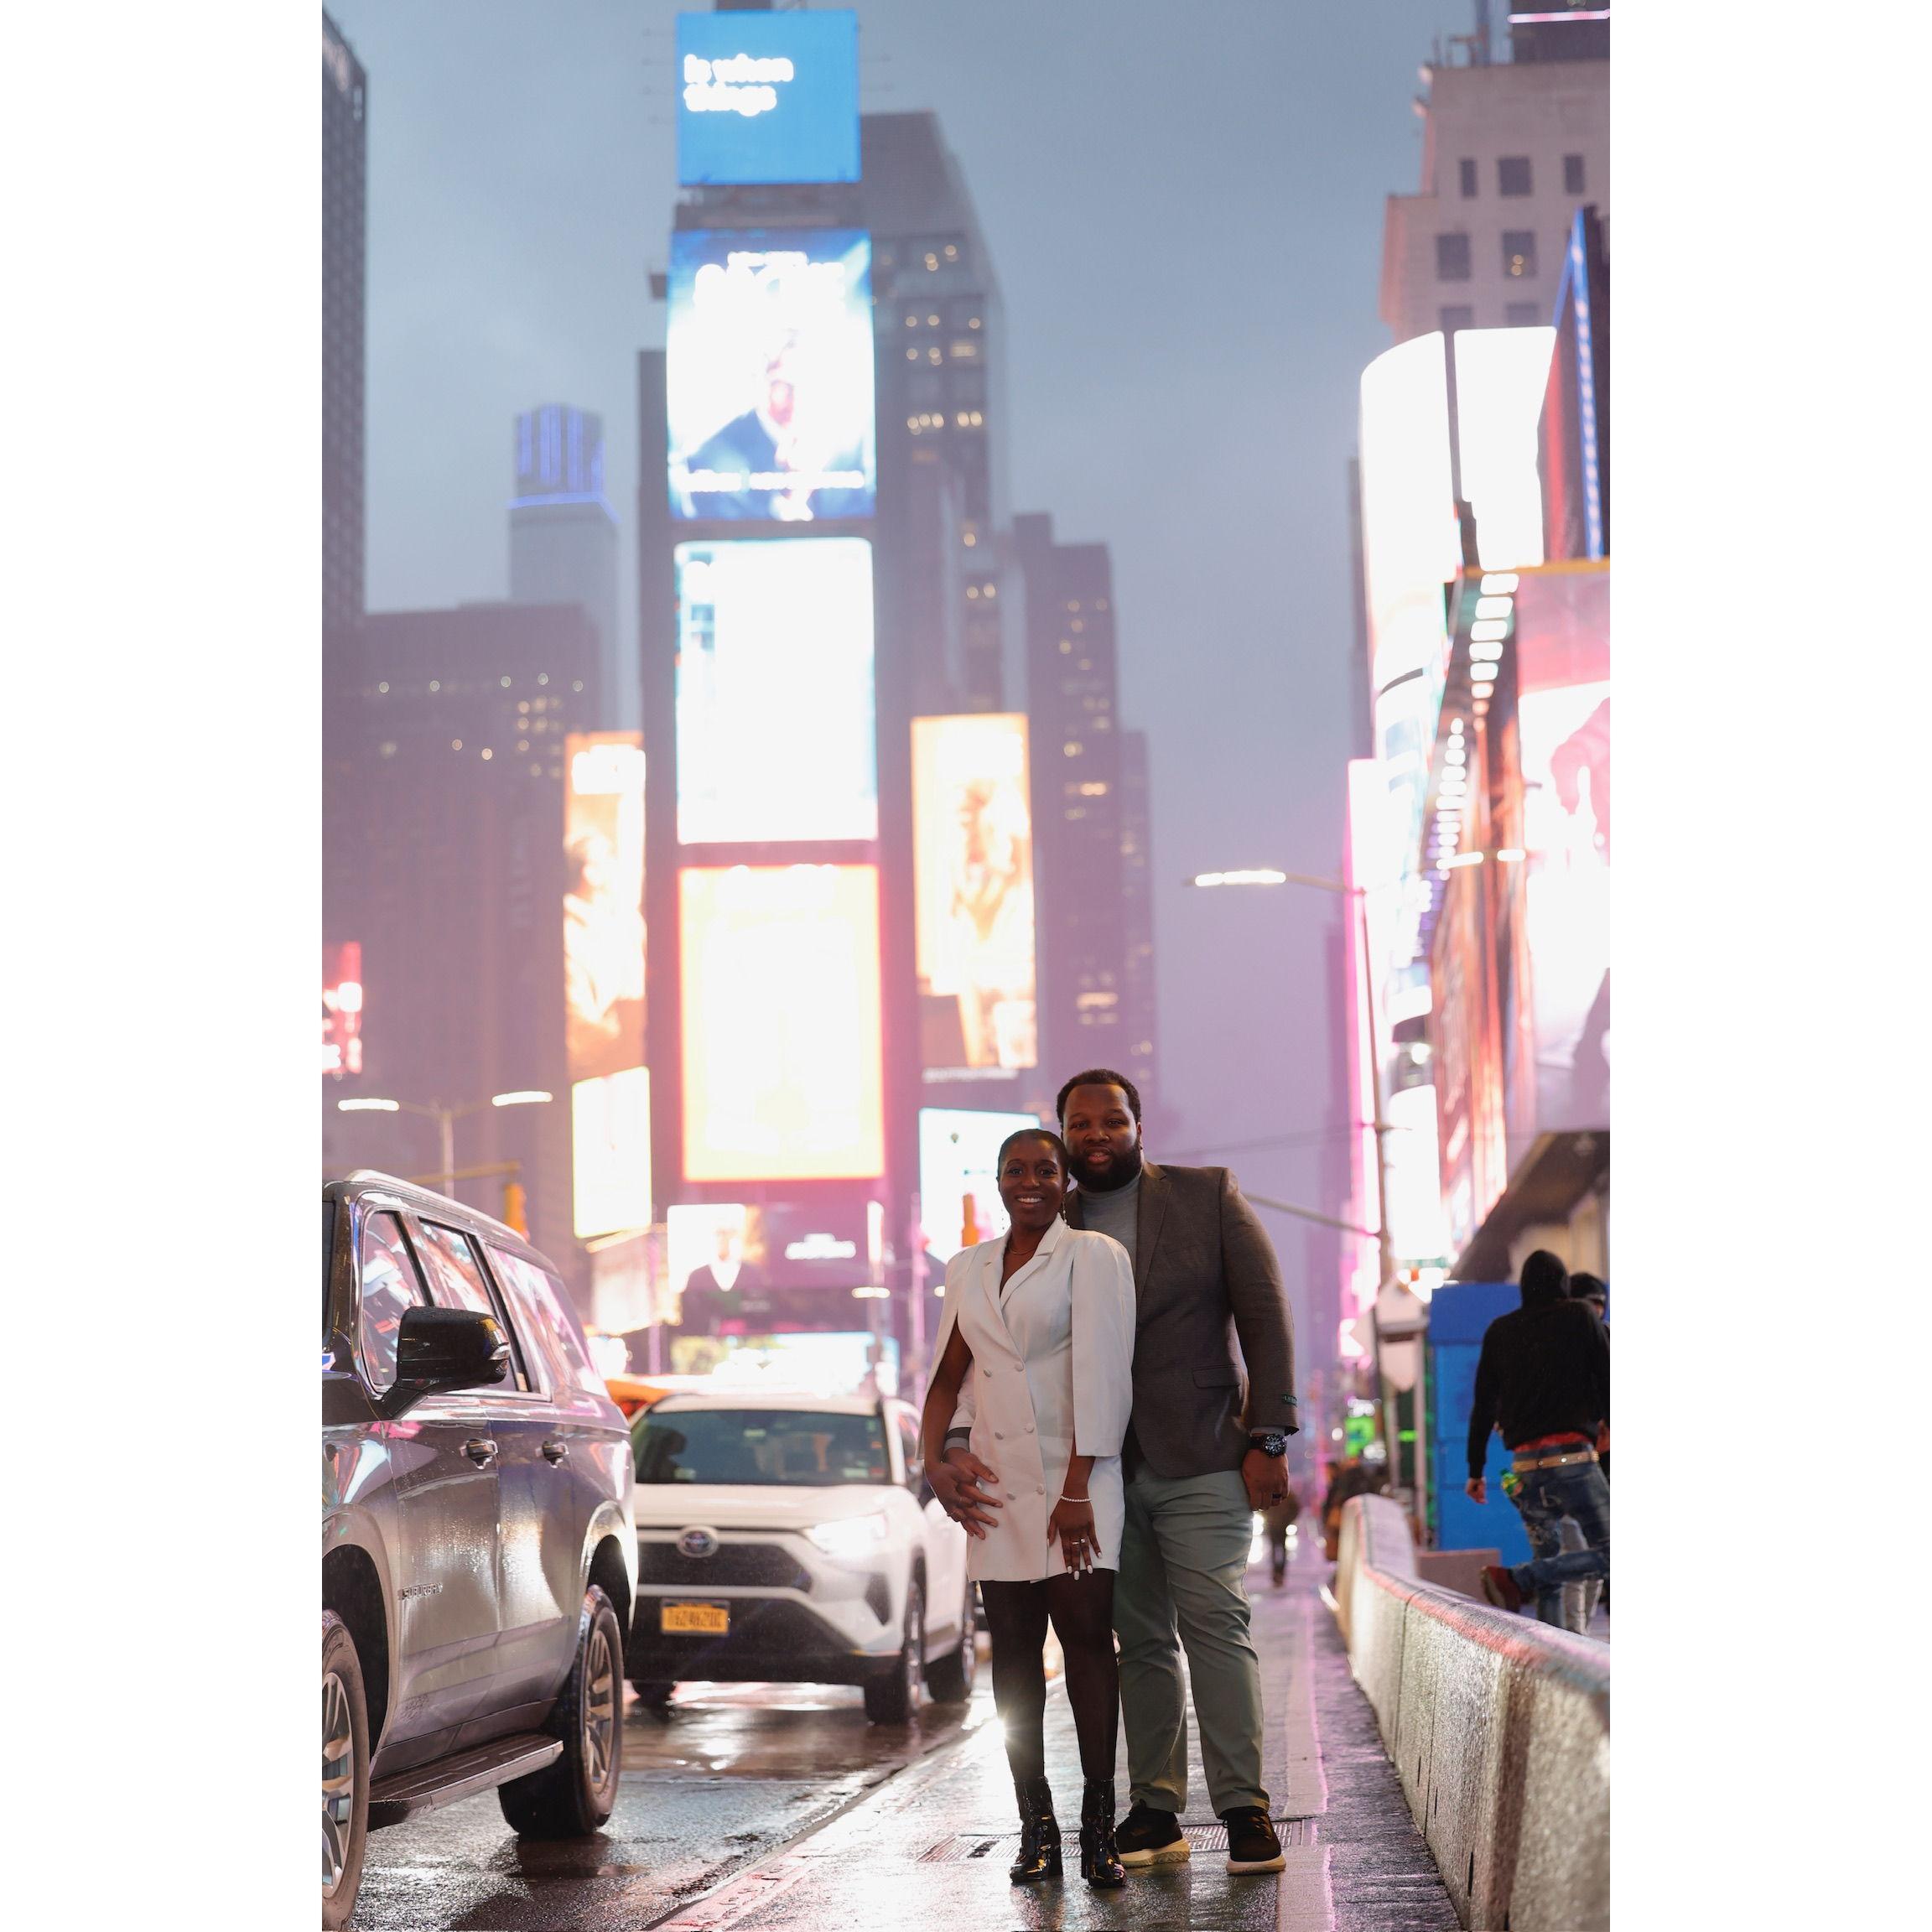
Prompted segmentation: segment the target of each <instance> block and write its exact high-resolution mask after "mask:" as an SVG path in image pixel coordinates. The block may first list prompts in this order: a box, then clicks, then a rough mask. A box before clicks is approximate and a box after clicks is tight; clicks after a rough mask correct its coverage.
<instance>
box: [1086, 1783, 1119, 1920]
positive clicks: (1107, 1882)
mask: <svg viewBox="0 0 1932 1932" xmlns="http://www.w3.org/2000/svg"><path fill="white" fill-rule="evenodd" d="M1080 1876H1081V1877H1083V1878H1084V1879H1085V1880H1086V1881H1087V1883H1088V1884H1089V1885H1091V1886H1092V1887H1093V1889H1094V1890H1095V1891H1097V1892H1100V1891H1104V1890H1106V1889H1107V1888H1109V1887H1111V1886H1114V1885H1124V1884H1125V1883H1127V1867H1125V1866H1124V1865H1123V1864H1122V1863H1121V1862H1120V1854H1119V1851H1116V1850H1115V1849H1114V1780H1113V1779H1111V1778H1109V1779H1098V1778H1089V1779H1088V1780H1087V1789H1085V1791H1084V1792H1083V1793H1082V1794H1081V1798H1080Z"/></svg>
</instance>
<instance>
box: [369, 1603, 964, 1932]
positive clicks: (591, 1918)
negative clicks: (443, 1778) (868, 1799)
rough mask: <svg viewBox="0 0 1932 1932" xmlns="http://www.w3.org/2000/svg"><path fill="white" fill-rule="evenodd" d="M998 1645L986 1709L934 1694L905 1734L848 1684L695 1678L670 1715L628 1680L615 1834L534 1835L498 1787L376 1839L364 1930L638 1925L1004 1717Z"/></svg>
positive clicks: (591, 1929)
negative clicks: (522, 1834)
mask: <svg viewBox="0 0 1932 1932" xmlns="http://www.w3.org/2000/svg"><path fill="white" fill-rule="evenodd" d="M980 1644H981V1667H980V1670H979V1684H978V1686H977V1687H976V1689H975V1690H974V1696H973V1699H972V1701H971V1702H970V1703H969V1704H965V1705H945V1704H934V1703H932V1702H930V1701H922V1703H921V1705H920V1706H919V1710H918V1713H917V1716H916V1718H915V1719H914V1721H913V1722H912V1723H911V1724H909V1725H906V1726H905V1727H899V1728H893V1727H885V1726H878V1725H872V1724H868V1723H867V1722H866V1721H865V1711H864V1709H863V1708H862V1706H861V1703H860V1693H859V1692H858V1690H855V1689H852V1690H848V1689H844V1688H843V1687H840V1686H836V1685H810V1684H687V1685H683V1686H682V1687H681V1688H680V1689H679V1690H678V1694H677V1697H676V1699H675V1700H674V1701H673V1703H672V1704H671V1705H670V1706H669V1707H668V1708H667V1709H664V1710H652V1709H649V1708H647V1707H646V1706H643V1705H641V1704H640V1703H639V1702H638V1701H636V1697H635V1696H633V1695H632V1694H631V1691H630V1690H628V1688H626V1693H625V1697H626V1703H625V1714H624V1772H623V1779H622V1784H621V1789H620V1792H619V1795H618V1800H617V1808H616V1810H615V1811H614V1812H613V1813H612V1814H611V1816H610V1823H609V1824H608V1825H607V1826H605V1829H604V1830H603V1831H601V1832H600V1833H599V1834H598V1835H597V1836H595V1837H593V1838H589V1839H586V1840H583V1841H579V1842H575V1843H570V1844H538V1843H524V1842H522V1841H519V1840H518V1839H517V1838H516V1837H515V1836H513V1835H512V1832H511V1831H510V1829H509V1827H508V1826H506V1825H505V1824H504V1822H503V1818H502V1814H501V1811H500V1810H498V1809H497V1803H496V1794H495V1793H494V1792H486V1793H484V1794H481V1795H480V1796H478V1797H475V1798H470V1799H465V1800H464V1801H463V1802H461V1803H460V1804H456V1805H449V1806H448V1807H447V1808H446V1809H444V1810H440V1811H433V1812H430V1813H428V1815H425V1816H423V1817H420V1818H415V1819H412V1820H410V1821H409V1822H408V1823H407V1824H403V1825H398V1826H393V1827H392V1829H390V1830H388V1831H376V1832H371V1834H370V1837H369V1850H368V1856H367V1858H366V1862H365V1865H364V1869H363V1877H362V1890H361V1897H360V1898H359V1900H358V1902H357V1904H356V1919H355V1924H356V1928H357V1929H358V1932H405V1929H407V1932H431V1929H435V1932H561V1929H563V1928H565V1927H568V1928H570V1929H571V1932H604V1929H605V1928H610V1929H611V1932H615V1929H617V1928H620V1927H621V1928H622V1929H623V1932H638V1929H639V1928H641V1927H645V1926H648V1925H650V1924H653V1923H654V1922H656V1921H657V1920H658V1919H662V1918H665V1917H667V1916H668V1915H670V1914H672V1913H673V1912H674V1911H676V1909H678V1906H679V1905H680V1904H681V1903H683V1902H684V1901H686V1900H688V1899H689V1898H692V1897H693V1895H694V1894H695V1893H699V1892H702V1891H704V1890H705V1889H707V1888H709V1887H711V1886H713V1885H715V1884H717V1883H719V1882H720V1881H721V1880H723V1879H725V1878H727V1877H730V1875H731V1874H732V1873H733V1872H735V1871H738V1870H739V1869H740V1868H741V1867H744V1866H745V1865H747V1864H749V1863H750V1862H753V1861H754V1860H756V1859H758V1858H761V1857H765V1856H766V1854H768V1853H770V1852H771V1851H776V1849H778V1848H779V1847H780V1846H782V1845H784V1844H785V1843H786V1842H787V1841H788V1840H790V1839H792V1838H795V1837H797V1836H798V1835H799V1834H800V1833H801V1832H803V1831H808V1830H810V1829H811V1828H812V1827H813V1826H817V1825H820V1824H823V1822H824V1821H825V1820H828V1819H829V1818H831V1817H832V1816H834V1815H835V1814H836V1813H838V1812H839V1810H842V1809H843V1808H844V1807H845V1806H847V1805H850V1804H852V1803H853V1802H854V1800H858V1799H860V1798H861V1797H862V1796H863V1795H864V1794H865V1793H866V1792H867V1791H869V1790H870V1789H872V1788H873V1787H874V1786H875V1785H877V1784H880V1782H881V1781H882V1780H883V1779H886V1778H888V1777H890V1776H891V1774H892V1773H894V1772H895V1771H896V1770H898V1769H900V1768H902V1767H903V1766H905V1765H906V1764H907V1763H911V1762H913V1761H915V1760H917V1759H918V1758H922V1757H925V1756H926V1755H927V1754H928V1753H932V1752H934V1751H937V1750H940V1749H943V1748H945V1747H946V1746H948V1745H949V1744H951V1743H953V1742H956V1741H957V1740H958V1739H959V1738H960V1737H962V1736H963V1735H965V1734H968V1733H969V1732H972V1731H973V1730H974V1729H976V1728H977V1727H978V1726H979V1725H980V1724H981V1723H984V1722H986V1721H987V1720H988V1719H989V1718H990V1717H991V1716H992V1715H993V1703H992V1690H991V1675H990V1673H989V1671H988V1670H987V1669H986V1668H985V1663H984V1644H985V1639H984V1637H982V1638H981V1639H980Z"/></svg>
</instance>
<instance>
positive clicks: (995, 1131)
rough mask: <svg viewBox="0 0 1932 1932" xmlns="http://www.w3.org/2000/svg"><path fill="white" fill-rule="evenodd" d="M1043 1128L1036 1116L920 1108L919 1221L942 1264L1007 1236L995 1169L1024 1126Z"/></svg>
mask: <svg viewBox="0 0 1932 1932" xmlns="http://www.w3.org/2000/svg"><path fill="white" fill-rule="evenodd" d="M1039 1124H1040V1122H1039V1119H1038V1117H1037V1116H1036V1115H1035V1114H981V1113H976V1112H970V1111H969V1110H968V1109H964V1108H959V1107H922V1108H921V1109H919V1218H920V1222H921V1223H922V1226H923V1228H924V1229H925V1233H926V1246H927V1251H928V1252H929V1253H930V1254H932V1258H933V1259H935V1260H936V1261H940V1262H946V1261H950V1260H951V1259H953V1256H954V1255H955V1254H958V1252H959V1250H960V1249H962V1248H964V1247H968V1246H969V1245H971V1244H972V1243H974V1242H979V1241H990V1240H992V1239H994V1238H995V1236H996V1235H1000V1234H1004V1233H1005V1232H1006V1227H1007V1216H1006V1208H1005V1203H1004V1202H1001V1200H1000V1184H999V1176H998V1172H997V1169H996V1166H995V1163H996V1162H997V1161H998V1160H999V1157H1000V1142H1001V1141H1002V1140H1005V1138H1006V1136H1007V1135H1009V1134H1013V1133H1017V1132H1018V1131H1019V1130H1020V1129H1021V1128H1022V1127H1037V1126H1038V1125H1039ZM929 1285H930V1286H932V1287H934V1288H937V1286H938V1285H939V1284H938V1283H937V1281H934V1282H932V1283H930V1284H929Z"/></svg>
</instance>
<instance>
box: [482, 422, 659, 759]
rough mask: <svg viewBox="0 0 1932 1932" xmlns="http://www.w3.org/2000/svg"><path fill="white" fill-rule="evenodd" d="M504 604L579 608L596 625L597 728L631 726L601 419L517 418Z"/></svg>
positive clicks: (633, 690) (634, 719) (634, 715)
mask: <svg viewBox="0 0 1932 1932" xmlns="http://www.w3.org/2000/svg"><path fill="white" fill-rule="evenodd" d="M513 445H514V447H513V454H514V461H515V482H514V485H513V487H512V496H511V498H510V601H511V602H512V604H580V605H582V606H583V607H584V611H585V612H586V613H587V614H588V615H589V619H590V621H591V622H592V623H593V624H595V626H596V627H597V639H598V647H599V663H598V679H597V682H598V689H599V693H600V698H599V705H600V711H601V713H602V717H601V719H600V728H601V729H604V730H614V731H615V730H636V728H637V726H638V725H639V723H640V721H641V720H640V717H639V701H638V694H637V666H636V652H634V651H632V650H630V649H629V648H628V647H627V646H626V640H625V638H624V636H623V635H622V631H621V620H620V616H619V612H618V605H617V515H616V512H615V510H613V509H612V508H611V506H610V499H609V497H608V496H606V494H605V487H604V421H603V418H601V417H600V416H598V415H596V414H595V413H593V412H592V411H590V410H588V409H574V408H569V407H568V406H567V405H565V404H562V403H546V404H544V405H543V406H542V407H540V408H535V409H527V410H524V411H523V412H522V413H521V414H519V415H518V417H517V422H516V427H515V431H514V436H513Z"/></svg>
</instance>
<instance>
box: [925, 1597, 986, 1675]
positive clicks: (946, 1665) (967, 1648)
mask: <svg viewBox="0 0 1932 1932" xmlns="http://www.w3.org/2000/svg"><path fill="white" fill-rule="evenodd" d="M978 1671H979V1646H978V1645H977V1644H975V1643H974V1640H973V1579H972V1578H971V1577H970V1576H969V1577H968V1578H967V1579H966V1595H965V1598H964V1600H963V1602H961V1604H960V1606H959V1648H958V1649H957V1650H948V1652H947V1653H946V1654H945V1655H944V1656H943V1657H938V1658H935V1659H933V1661H932V1665H930V1666H929V1667H928V1668H927V1672H926V1688H927V1690H930V1691H931V1692H932V1695H933V1696H934V1697H935V1698H937V1700H938V1701H939V1702H940V1703H942V1704H963V1703H964V1702H965V1701H966V1700H967V1699H968V1698H969V1697H970V1696H972V1695H973V1680H974V1676H975V1675H977V1673H978Z"/></svg>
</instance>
